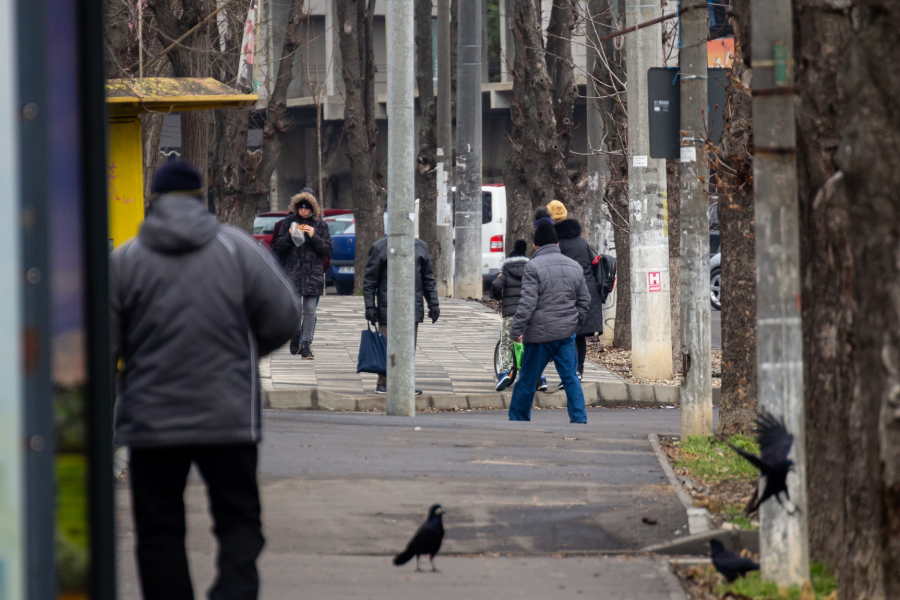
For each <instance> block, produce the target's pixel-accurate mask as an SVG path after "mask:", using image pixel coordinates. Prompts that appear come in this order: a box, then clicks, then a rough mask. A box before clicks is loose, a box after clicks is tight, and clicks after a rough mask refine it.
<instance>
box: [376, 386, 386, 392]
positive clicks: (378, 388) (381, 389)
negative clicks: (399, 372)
mask: <svg viewBox="0 0 900 600" xmlns="http://www.w3.org/2000/svg"><path fill="white" fill-rule="evenodd" d="M375 393H376V394H387V386H385V385H376V386H375Z"/></svg>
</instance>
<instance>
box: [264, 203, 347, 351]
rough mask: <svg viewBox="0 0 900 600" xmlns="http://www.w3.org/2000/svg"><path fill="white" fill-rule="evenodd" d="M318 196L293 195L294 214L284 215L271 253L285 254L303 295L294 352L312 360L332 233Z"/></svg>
mask: <svg viewBox="0 0 900 600" xmlns="http://www.w3.org/2000/svg"><path fill="white" fill-rule="evenodd" d="M321 217H322V211H321V209H320V208H319V203H318V202H316V198H315V196H313V195H312V194H310V193H308V192H301V193H299V194H297V195H296V196H294V197H293V198H291V214H289V215H288V216H287V217H285V219H284V222H283V223H282V224H281V230H280V231H279V233H278V239H276V240H274V241H273V242H272V252H274V253H275V254H276V255H277V256H280V257H282V260H283V262H282V264H283V265H284V269H285V271H287V273H288V275H289V276H290V277H291V279H293V281H294V286H295V289H296V290H297V295H299V296H300V297H301V298H302V303H303V315H302V319H301V322H300V327H299V328H298V330H297V332H296V333H295V334H294V337H293V338H291V347H290V349H291V354H297V353H298V352H299V353H300V356H301V358H305V359H309V360H312V359H314V358H315V356H314V355H313V352H312V342H313V336H314V335H315V333H316V307H317V306H318V305H319V296H321V295H322V292H324V291H325V269H324V268H323V266H322V259H323V258H325V257H326V256H328V257H330V256H331V245H332V242H331V233H329V231H328V225H327V224H326V223H325V221H323V220H322V218H321Z"/></svg>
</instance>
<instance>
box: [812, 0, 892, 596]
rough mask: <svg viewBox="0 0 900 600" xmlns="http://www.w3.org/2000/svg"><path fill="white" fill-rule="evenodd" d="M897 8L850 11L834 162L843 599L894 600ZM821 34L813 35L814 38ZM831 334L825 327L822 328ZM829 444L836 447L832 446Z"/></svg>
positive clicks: (873, 2) (885, 3) (885, 2)
mask: <svg viewBox="0 0 900 600" xmlns="http://www.w3.org/2000/svg"><path fill="white" fill-rule="evenodd" d="M898 22H900V5H898V3H896V2H893V1H889V0H866V1H865V2H863V1H857V2H855V6H854V8H853V23H854V26H853V34H852V38H851V41H850V45H849V51H848V52H847V57H848V61H847V63H846V70H845V71H844V74H843V75H844V76H843V84H844V90H845V92H846V93H847V106H848V107H853V109H852V110H849V111H847V123H846V124H845V126H844V127H843V136H842V142H841V146H840V149H839V151H838V157H837V162H838V164H839V166H840V167H841V168H842V169H843V171H844V174H845V178H846V189H847V191H848V195H849V203H848V204H849V213H850V228H851V232H852V235H853V275H854V280H853V286H852V288H851V289H852V292H853V293H854V294H855V296H856V302H857V306H858V310H859V314H860V315H863V316H864V318H860V319H856V320H854V330H853V344H854V348H855V350H854V362H855V367H856V368H855V371H854V375H855V377H854V381H853V388H852V396H851V398H852V399H851V405H850V412H849V419H848V425H849V430H850V431H849V439H850V444H849V446H847V447H845V448H844V450H845V462H844V465H846V466H845V472H846V474H847V494H846V495H845V497H844V502H843V507H844V508H845V510H846V514H845V518H846V519H847V521H846V527H845V531H846V532H847V536H846V538H845V546H844V548H845V549H844V552H843V554H842V556H841V563H840V566H839V569H838V572H839V577H840V594H841V597H842V598H848V599H853V600H855V599H857V598H885V599H887V598H900V400H898V389H900V358H898V357H900V311H898V309H897V307H898V306H900V252H898V248H900V113H898V112H897V110H896V102H897V100H896V99H897V96H898V94H900V71H898V70H897V69H895V68H892V67H891V65H896V64H897V63H898V61H900V30H898V29H897V23H898ZM817 34H819V32H818V31H817ZM823 325H827V324H823ZM835 443H836V444H837V443H840V441H839V440H835Z"/></svg>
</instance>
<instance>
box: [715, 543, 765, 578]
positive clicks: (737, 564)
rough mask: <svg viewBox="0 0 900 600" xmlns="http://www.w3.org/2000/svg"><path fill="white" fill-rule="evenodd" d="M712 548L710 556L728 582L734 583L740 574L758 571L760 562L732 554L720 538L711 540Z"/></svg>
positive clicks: (717, 569)
mask: <svg viewBox="0 0 900 600" xmlns="http://www.w3.org/2000/svg"><path fill="white" fill-rule="evenodd" d="M709 546H710V548H712V553H710V558H712V563H713V566H714V567H715V568H716V571H718V572H719V573H721V574H722V575H724V576H725V579H727V580H728V583H734V581H735V580H736V579H737V578H738V576H741V577H743V576H745V575H746V574H747V573H749V572H750V571H758V570H759V563H758V562H756V561H754V560H751V559H749V558H744V557H742V556H738V555H736V554H732V553H731V552H729V551H728V550H726V549H725V546H723V545H722V542H720V541H719V540H709Z"/></svg>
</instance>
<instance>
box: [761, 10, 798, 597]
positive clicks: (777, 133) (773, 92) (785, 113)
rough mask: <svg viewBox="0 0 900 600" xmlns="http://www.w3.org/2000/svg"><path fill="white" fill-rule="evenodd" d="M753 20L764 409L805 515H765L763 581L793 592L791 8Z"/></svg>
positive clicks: (776, 510)
mask: <svg viewBox="0 0 900 600" xmlns="http://www.w3.org/2000/svg"><path fill="white" fill-rule="evenodd" d="M751 15H752V16H751V23H750V26H751V31H752V34H751V35H752V43H751V52H752V61H753V143H754V149H753V188H754V197H755V198H756V228H755V233H756V289H757V298H756V318H757V334H756V335H757V360H758V361H759V363H758V364H759V407H760V409H761V410H767V411H769V412H770V413H771V414H772V415H773V416H775V417H776V418H779V419H784V424H785V426H786V427H787V429H788V431H790V432H791V434H793V436H794V443H793V445H792V446H791V454H790V458H791V460H793V461H794V474H793V475H789V476H788V492H789V493H790V497H791V501H792V502H793V503H794V504H795V505H796V509H797V510H795V511H793V513H790V512H788V511H787V510H785V508H784V507H782V506H781V505H780V504H778V503H777V502H766V503H765V504H763V505H762V506H761V507H760V509H759V515H760V518H759V525H760V526H759V545H760V565H761V569H762V576H763V578H764V579H767V580H771V581H775V582H776V583H778V584H779V585H788V584H800V583H802V582H803V581H804V580H807V579H809V548H808V541H807V533H808V531H807V521H806V516H807V515H808V514H809V511H807V508H806V432H805V421H804V414H803V413H804V409H803V331H802V330H801V323H800V301H799V298H800V227H799V216H798V207H797V141H796V131H795V129H794V123H795V121H794V100H795V98H794V96H795V92H794V91H793V87H792V86H793V85H794V73H793V64H792V57H793V55H794V43H793V39H792V29H791V28H792V13H791V0H752V3H751Z"/></svg>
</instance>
